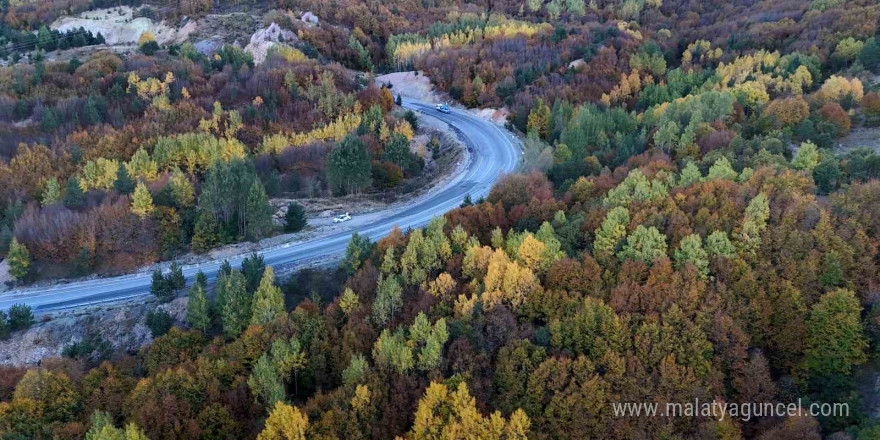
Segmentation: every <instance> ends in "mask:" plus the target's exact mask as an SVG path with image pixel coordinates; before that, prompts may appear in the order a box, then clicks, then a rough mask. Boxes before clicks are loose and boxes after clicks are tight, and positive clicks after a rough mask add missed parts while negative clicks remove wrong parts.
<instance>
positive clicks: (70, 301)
mask: <svg viewBox="0 0 880 440" xmlns="http://www.w3.org/2000/svg"><path fill="white" fill-rule="evenodd" d="M404 107H407V108H410V109H413V110H417V111H420V112H422V113H424V114H425V115H427V116H428V117H435V118H438V119H440V120H442V121H445V122H447V123H449V124H450V125H452V126H453V127H455V128H457V129H458V130H459V131H460V132H461V133H462V135H463V136H464V138H465V140H466V141H467V143H468V144H469V145H468V148H469V149H470V150H471V158H470V161H469V163H468V164H466V168H465V170H463V171H462V172H460V173H459V174H458V176H456V177H455V178H453V179H450V180H449V181H447V182H446V183H444V184H442V185H441V187H439V188H435V189H434V190H432V191H431V192H430V193H429V195H427V196H426V197H423V198H421V199H419V200H417V201H416V202H415V204H413V205H411V206H409V207H406V208H399V209H396V210H394V211H391V212H389V213H388V216H386V217H384V218H381V219H379V220H377V221H375V222H373V223H371V224H367V225H363V226H359V227H356V228H353V229H351V230H348V231H344V232H338V233H335V234H331V235H327V236H323V237H318V238H315V239H313V240H310V241H306V242H301V243H295V244H284V245H280V246H276V247H272V248H268V249H265V250H263V251H261V252H259V253H260V254H262V255H263V258H264V259H265V262H266V264H267V265H271V266H283V265H292V264H296V263H299V262H308V261H315V260H319V259H322V258H327V257H332V256H339V255H342V254H344V252H345V247H346V245H347V244H348V240H349V238H351V234H352V233H353V232H355V231H357V233H358V234H361V235H366V236H368V237H370V239H371V240H373V241H375V240H378V239H380V238H382V237H384V236H385V235H387V234H388V233H389V232H390V231H391V229H392V228H393V227H394V226H399V227H400V228H401V229H406V228H411V227H412V228H414V227H420V226H424V225H426V224H427V223H428V221H430V220H431V218H433V217H436V216H439V215H442V214H444V213H445V212H447V211H449V210H451V209H453V208H455V207H457V206H458V205H459V204H460V203H461V201H462V200H463V199H464V198H465V196H467V195H468V194H470V196H471V197H472V198H473V199H474V200H476V199H478V198H480V197H482V196H485V195H487V194H488V193H489V190H490V189H491V187H492V185H493V184H494V183H495V181H496V180H498V178H499V177H500V176H502V175H503V174H505V173H509V172H511V171H513V170H514V169H515V168H516V166H517V164H518V163H519V160H520V154H521V153H520V149H519V147H518V145H517V142H516V139H515V138H514V137H513V136H512V135H511V134H510V133H508V132H506V131H505V130H502V129H501V128H499V127H498V126H496V125H494V124H492V123H490V122H488V121H485V120H483V119H480V118H478V117H476V116H474V115H472V114H470V113H467V112H464V111H460V110H456V109H452V111H451V113H449V114H445V113H440V112H438V111H436V110H434V107H433V106H432V105H430V104H425V103H422V102H419V101H413V100H404ZM248 255H249V254H243V255H239V256H236V257H231V258H229V259H228V260H229V262H230V263H231V264H232V266H233V267H238V266H239V265H240V264H241V260H242V259H244V258H245V257H246V256H248ZM221 264H222V261H219V260H218V261H211V262H206V263H201V264H197V265H191V266H184V267H183V273H184V275H185V276H186V278H187V280H188V281H191V280H192V278H193V277H194V276H195V274H196V273H198V271H200V270H201V271H202V272H204V273H205V275H207V276H208V278H209V279H213V278H215V277H216V276H217V273H218V271H219V270H220V265H221ZM151 276H152V274H151V273H150V272H144V273H137V274H131V275H123V276H117V277H110V278H99V279H93V280H84V281H76V282H71V283H67V284H57V285H54V286H52V287H42V288H33V289H23V290H18V291H12V292H7V293H4V294H0V310H6V309H9V307H11V306H12V305H13V304H27V305H29V306H30V307H31V308H32V309H33V310H34V311H35V312H38V313H40V312H50V311H57V310H61V309H68V308H73V307H81V306H88V305H95V304H101V303H106V302H114V301H122V300H131V299H135V298H138V297H141V296H144V295H147V294H149V292H150V280H151Z"/></svg>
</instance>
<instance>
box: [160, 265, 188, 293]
mask: <svg viewBox="0 0 880 440" xmlns="http://www.w3.org/2000/svg"><path fill="white" fill-rule="evenodd" d="M165 279H166V282H167V283H168V287H169V288H171V290H180V289H183V288H184V287H186V277H184V276H183V268H182V267H180V265H179V264H177V262H176V261H173V262H171V265H170V266H169V267H168V275H166V278H165Z"/></svg>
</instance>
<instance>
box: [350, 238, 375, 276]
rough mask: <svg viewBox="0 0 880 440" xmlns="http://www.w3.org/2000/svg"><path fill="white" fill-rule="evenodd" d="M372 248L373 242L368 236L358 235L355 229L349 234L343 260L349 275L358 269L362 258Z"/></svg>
mask: <svg viewBox="0 0 880 440" xmlns="http://www.w3.org/2000/svg"><path fill="white" fill-rule="evenodd" d="M372 249H373V243H372V242H370V238H369V237H367V236H365V235H360V234H358V233H357V231H355V232H354V233H352V234H351V240H349V241H348V245H347V246H346V247H345V261H344V263H343V265H344V266H345V268H346V270H347V271H348V273H349V274H350V275H354V273H355V272H357V270H358V269H360V267H361V264H362V263H363V262H364V260H366V259H367V258H369V257H370V252H371V251H372Z"/></svg>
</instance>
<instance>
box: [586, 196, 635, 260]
mask: <svg viewBox="0 0 880 440" xmlns="http://www.w3.org/2000/svg"><path fill="white" fill-rule="evenodd" d="M629 222H630V219H629V211H628V210H627V209H626V208H624V207H622V206H617V207H615V208H613V209H611V210H610V211H608V214H606V215H605V220H603V221H602V225H601V226H599V229H597V230H596V239H595V240H594V241H593V250H594V251H595V252H610V253H613V252H614V251H615V250H616V249H617V245H618V244H620V241H621V240H623V238H624V237H626V229H627V227H628V226H629Z"/></svg>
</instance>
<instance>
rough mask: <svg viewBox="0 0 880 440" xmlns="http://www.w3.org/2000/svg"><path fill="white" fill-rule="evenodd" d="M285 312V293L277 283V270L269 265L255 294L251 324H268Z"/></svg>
mask: <svg viewBox="0 0 880 440" xmlns="http://www.w3.org/2000/svg"><path fill="white" fill-rule="evenodd" d="M284 312H285V309H284V295H283V294H282V293H281V289H280V288H279V287H278V286H276V285H275V270H274V269H272V267H267V268H266V270H265V271H264V272H263V278H262V279H261V280H260V286H259V287H258V288H257V291H256V293H255V294H254V300H253V310H252V312H251V324H255V325H263V324H268V323H270V322H272V321H274V320H275V319H276V318H278V317H279V316H282V315H284Z"/></svg>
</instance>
